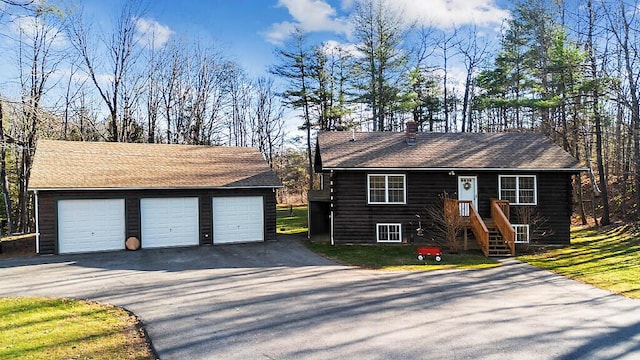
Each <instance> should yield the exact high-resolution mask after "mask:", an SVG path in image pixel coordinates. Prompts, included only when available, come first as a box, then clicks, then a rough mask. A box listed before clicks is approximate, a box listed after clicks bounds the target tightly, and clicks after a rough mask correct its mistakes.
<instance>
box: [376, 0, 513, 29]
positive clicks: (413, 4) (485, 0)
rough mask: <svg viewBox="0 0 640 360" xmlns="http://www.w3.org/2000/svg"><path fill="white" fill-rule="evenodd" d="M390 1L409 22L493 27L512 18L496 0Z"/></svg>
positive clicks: (426, 24)
mask: <svg viewBox="0 0 640 360" xmlns="http://www.w3.org/2000/svg"><path fill="white" fill-rule="evenodd" d="M387 3H388V4H389V6H392V7H393V8H395V9H396V10H398V11H401V12H402V14H403V17H404V19H406V20H407V22H414V21H415V22H417V23H418V24H421V25H425V26H435V27H437V28H450V27H452V26H461V25H468V24H476V25H481V26H490V25H495V24H500V23H502V21H503V20H504V19H507V18H509V17H510V13H509V11H508V10H506V9H502V8H500V7H499V6H498V5H496V4H495V0H429V1H415V0H393V1H387Z"/></svg>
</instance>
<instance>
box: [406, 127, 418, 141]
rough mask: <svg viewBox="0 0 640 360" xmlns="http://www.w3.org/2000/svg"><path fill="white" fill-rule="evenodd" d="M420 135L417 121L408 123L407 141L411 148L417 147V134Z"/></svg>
mask: <svg viewBox="0 0 640 360" xmlns="http://www.w3.org/2000/svg"><path fill="white" fill-rule="evenodd" d="M417 133H418V124H417V123H416V122H415V121H407V124H406V125H405V141H406V142H407V145H409V146H415V145H416V134H417Z"/></svg>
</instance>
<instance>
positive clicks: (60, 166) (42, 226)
mask: <svg viewBox="0 0 640 360" xmlns="http://www.w3.org/2000/svg"><path fill="white" fill-rule="evenodd" d="M280 186H281V185H280V183H279V182H278V180H277V178H276V176H275V174H274V173H273V171H271V170H270V168H269V166H268V165H267V163H266V162H265V161H264V159H263V157H262V155H261V154H260V152H259V151H258V150H257V149H254V148H242V147H221V146H186V145H165V144H126V143H106V142H69V141H52V140H41V141H40V142H39V143H38V147H37V149H36V155H35V159H34V163H33V167H32V170H31V179H30V188H29V189H30V190H31V191H33V192H34V193H35V199H36V227H37V232H38V233H39V234H40V235H39V236H38V238H37V241H36V250H37V252H38V253H39V254H65V253H84V252H96V251H113V250H123V249H125V241H126V240H127V239H128V238H137V239H138V240H139V242H140V246H141V247H142V248H157V247H176V246H196V245H216V244H230V243H244V242H255V241H265V240H272V239H275V214H276V210H275V205H276V204H275V189H276V188H278V187H280Z"/></svg>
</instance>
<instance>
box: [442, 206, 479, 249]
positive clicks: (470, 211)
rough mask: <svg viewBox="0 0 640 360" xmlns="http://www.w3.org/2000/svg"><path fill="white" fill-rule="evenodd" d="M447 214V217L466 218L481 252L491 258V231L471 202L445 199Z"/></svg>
mask: <svg viewBox="0 0 640 360" xmlns="http://www.w3.org/2000/svg"><path fill="white" fill-rule="evenodd" d="M445 214H446V215H447V216H460V217H462V218H464V219H465V220H466V222H467V224H468V226H469V227H470V228H471V231H472V232H473V235H474V237H475V238H476V241H477V242H478V245H479V246H480V250H482V253H483V254H484V256H489V229H487V225H486V224H485V223H484V221H483V220H482V217H480V214H478V211H476V209H475V208H474V207H473V202H472V201H471V200H453V199H445Z"/></svg>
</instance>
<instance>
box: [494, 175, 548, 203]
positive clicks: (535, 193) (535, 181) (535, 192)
mask: <svg viewBox="0 0 640 360" xmlns="http://www.w3.org/2000/svg"><path fill="white" fill-rule="evenodd" d="M502 178H515V179H516V201H515V202H512V203H510V204H511V205H538V178H537V176H536V175H498V197H499V198H500V200H505V199H503V198H502ZM520 178H532V179H533V202H532V203H524V202H520Z"/></svg>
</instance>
